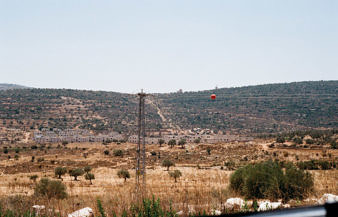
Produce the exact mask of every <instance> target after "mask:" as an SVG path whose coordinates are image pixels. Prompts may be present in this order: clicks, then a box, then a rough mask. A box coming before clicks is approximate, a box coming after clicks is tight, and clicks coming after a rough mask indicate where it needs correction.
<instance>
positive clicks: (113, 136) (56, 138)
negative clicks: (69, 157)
mask: <svg viewBox="0 0 338 217" xmlns="http://www.w3.org/2000/svg"><path fill="white" fill-rule="evenodd" d="M124 139H125V137H124V136H123V135H122V134H119V133H117V132H111V133H109V134H99V135H93V134H91V133H90V132H89V131H88V130H82V129H75V130H72V129H67V130H60V129H55V130H53V131H49V130H42V131H37V132H34V141H36V142H38V143H55V142H104V141H115V140H118V141H120V140H124Z"/></svg>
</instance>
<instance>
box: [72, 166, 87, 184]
mask: <svg viewBox="0 0 338 217" xmlns="http://www.w3.org/2000/svg"><path fill="white" fill-rule="evenodd" d="M83 174H84V171H83V169H81V168H76V169H74V170H69V175H70V176H73V177H74V180H75V181H77V177H78V176H82V175H83Z"/></svg>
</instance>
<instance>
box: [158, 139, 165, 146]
mask: <svg viewBox="0 0 338 217" xmlns="http://www.w3.org/2000/svg"><path fill="white" fill-rule="evenodd" d="M164 143H165V141H164V139H159V140H158V144H160V147H162V145H163V144H164Z"/></svg>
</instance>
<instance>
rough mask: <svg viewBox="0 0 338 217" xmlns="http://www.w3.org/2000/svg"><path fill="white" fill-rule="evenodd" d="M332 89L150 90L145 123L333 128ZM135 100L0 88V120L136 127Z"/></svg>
mask: <svg viewBox="0 0 338 217" xmlns="http://www.w3.org/2000/svg"><path fill="white" fill-rule="evenodd" d="M337 91H338V81H314V82H295V83H286V84H268V85H258V86H248V87H238V88H222V89H217V90H208V91H200V92H185V93H171V94H154V95H153V96H151V97H149V98H148V100H147V108H146V110H147V123H148V128H149V129H151V130H158V129H163V128H169V127H170V128H180V129H191V128H193V127H200V128H210V129H214V130H221V131H230V132H231V133H241V134H256V133H271V132H280V131H289V130H295V129H306V128H337V127H338V117H337V114H338V111H337V103H338V93H337ZM211 93H215V94H216V95H217V99H216V100H215V101H211V100H210V94H211ZM137 102H138V101H137V96H135V95H130V94H122V93H115V92H103V91H84V90H65V89H14V90H6V91H0V118H1V120H2V121H1V122H0V126H1V125H3V126H6V127H16V128H22V129H34V128H41V127H57V128H76V127H79V128H86V129H91V130H94V131H97V132H100V131H105V130H116V131H122V132H135V129H136V123H137V119H136V113H137Z"/></svg>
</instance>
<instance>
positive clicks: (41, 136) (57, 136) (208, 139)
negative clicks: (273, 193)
mask: <svg viewBox="0 0 338 217" xmlns="http://www.w3.org/2000/svg"><path fill="white" fill-rule="evenodd" d="M182 139H184V140H185V141H186V142H187V143H193V142H196V141H199V142H201V143H210V144H213V143H218V142H231V141H250V140H252V138H251V137H243V136H238V135H222V134H212V133H189V134H177V133H176V134H164V135H161V136H150V137H146V143H147V144H158V143H159V141H160V140H164V142H165V143H168V142H169V141H170V140H176V141H177V142H178V141H179V140H182ZM34 141H36V142H38V143H56V142H69V143H71V142H105V141H128V142H130V143H137V142H138V136H137V135H130V136H128V135H124V134H119V133H117V132H110V133H108V134H98V135H93V134H91V133H90V132H89V131H88V130H82V129H75V130H71V129H67V130H59V129H55V130H53V131H49V130H42V131H37V132H35V133H34Z"/></svg>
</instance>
